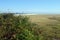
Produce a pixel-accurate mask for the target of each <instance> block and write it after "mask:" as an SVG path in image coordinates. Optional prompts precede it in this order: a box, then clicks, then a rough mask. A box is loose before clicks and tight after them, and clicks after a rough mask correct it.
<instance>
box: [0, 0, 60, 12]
mask: <svg viewBox="0 0 60 40" xmlns="http://www.w3.org/2000/svg"><path fill="white" fill-rule="evenodd" d="M0 11H1V12H7V11H11V12H27V13H30V12H31V13H32V12H36V13H60V0H0Z"/></svg>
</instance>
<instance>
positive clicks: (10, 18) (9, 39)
mask: <svg viewBox="0 0 60 40" xmlns="http://www.w3.org/2000/svg"><path fill="white" fill-rule="evenodd" d="M0 40H60V17H57V16H51V17H50V16H40V15H35V16H34V15H33V16H31V15H29V16H22V15H18V16H16V15H15V14H12V13H8V14H0Z"/></svg>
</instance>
